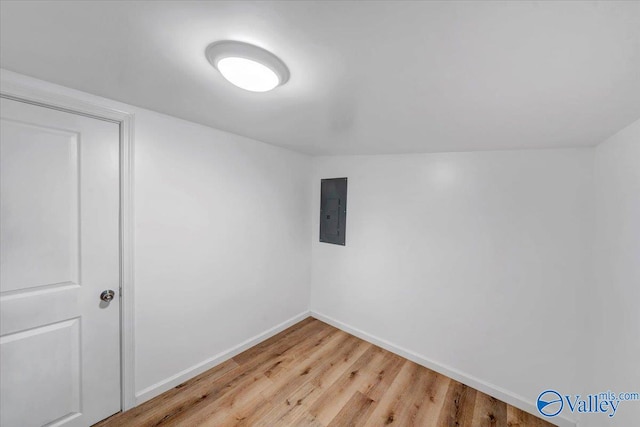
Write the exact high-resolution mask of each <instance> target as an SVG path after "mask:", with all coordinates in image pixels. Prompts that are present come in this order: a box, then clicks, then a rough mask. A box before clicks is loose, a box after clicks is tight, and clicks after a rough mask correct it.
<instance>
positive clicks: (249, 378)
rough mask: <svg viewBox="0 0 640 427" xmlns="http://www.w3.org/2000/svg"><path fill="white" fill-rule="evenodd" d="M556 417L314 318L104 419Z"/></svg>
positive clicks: (525, 422)
mask: <svg viewBox="0 0 640 427" xmlns="http://www.w3.org/2000/svg"><path fill="white" fill-rule="evenodd" d="M551 425H552V424H549V423H548V422H546V421H543V420H541V419H538V418H536V417H534V416H533V415H530V414H528V413H526V412H523V411H521V410H519V409H516V408H514V407H512V406H510V405H507V404H506V403H504V402H501V401H499V400H497V399H494V398H493V397H490V396H488V395H486V394H484V393H481V392H479V391H477V390H474V389H473V388H470V387H467V386H465V385H464V384H461V383H459V382H457V381H454V380H452V379H450V378H448V377H445V376H443V375H440V374H438V373H436V372H434V371H432V370H430V369H427V368H424V367H422V366H420V365H417V364H415V363H413V362H410V361H408V360H406V359H404V358H402V357H400V356H398V355H395V354H393V353H390V352H388V351H386V350H383V349H382V348H380V347H377V346H375V345H373V344H370V343H368V342H366V341H363V340H361V339H359V338H356V337H354V336H353V335H349V334H348V333H346V332H343V331H341V330H339V329H336V328H334V327H332V326H329V325H327V324H326V323H323V322H321V321H319V320H316V319H314V318H311V317H309V318H307V319H305V320H303V321H302V322H300V323H298V324H296V325H294V326H292V327H290V328H289V329H287V330H285V331H283V332H281V333H279V334H278V335H276V336H274V337H272V338H270V339H268V340H266V341H264V342H262V343H260V344H258V345H256V346H254V347H252V348H250V349H248V350H247V351H245V352H244V353H241V354H239V355H237V356H236V357H234V358H232V359H230V360H228V361H226V362H224V363H222V364H220V365H218V366H216V367H214V368H212V369H210V370H208V371H206V372H204V373H203V374H201V375H198V376H197V377H195V378H193V379H191V380H189V381H187V382H185V383H183V384H180V385H179V386H177V387H175V388H173V389H171V390H169V391H167V392H165V393H164V394H162V395H160V396H158V397H156V398H154V399H152V400H150V401H148V402H145V403H144V404H142V405H140V406H138V407H136V408H134V409H132V410H130V411H127V412H124V413H118V414H116V415H114V416H112V417H110V418H108V419H106V420H104V421H102V422H100V423H98V424H96V426H99V427H112V426H216V427H217V426H265V427H276V426H312V427H334V426H335V427H341V426H354V427H355V426H391V427H393V426H401V427H405V426H420V427H450V426H461V427H466V426H470V427H476V426H478V427H488V426H496V427H500V426H504V427H507V426H508V427H525V426H527V427H546V426H551Z"/></svg>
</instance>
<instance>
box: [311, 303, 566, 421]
mask: <svg viewBox="0 0 640 427" xmlns="http://www.w3.org/2000/svg"><path fill="white" fill-rule="evenodd" d="M311 316H312V317H315V318H316V319H318V320H322V321H323V322H325V323H328V324H330V325H331V326H334V327H336V328H338V329H341V330H343V331H345V332H348V333H350V334H351V335H355V336H356V337H358V338H361V339H363V340H365V341H368V342H370V343H372V344H375V345H377V346H379V347H382V348H384V349H385V350H388V351H390V352H392V353H395V354H397V355H399V356H402V357H404V358H405V359H409V360H411V361H412V362H415V363H417V364H419V365H422V366H424V367H426V368H429V369H431V370H433V371H435V372H438V373H440V374H442V375H446V376H447V377H449V378H452V379H454V380H456V381H458V382H461V383H463V384H465V385H467V386H469V387H473V388H475V389H476V390H479V391H481V392H483V393H485V394H488V395H489V396H493V397H495V398H496V399H499V400H502V401H503V402H505V403H507V404H509V405H511V406H514V407H516V408H518V409H521V410H523V411H526V412H528V413H530V414H533V415H535V416H536V417H539V416H540V414H538V411H537V409H536V406H535V403H534V402H531V401H529V400H527V399H525V398H524V397H522V396H519V395H517V394H515V393H512V392H510V391H508V390H505V389H503V388H501V387H498V386H496V385H494V384H491V383H489V382H487V381H483V380H481V379H479V378H476V377H474V376H472V375H469V374H466V373H464V372H461V371H459V370H457V369H455V368H452V367H450V366H447V365H444V364H442V363H438V362H435V361H433V360H431V359H429V358H427V357H424V356H422V355H419V354H417V353H414V352H413V351H411V350H407V349H405V348H402V347H400V346H397V345H395V344H393V343H391V342H389V341H387V340H384V339H381V338H378V337H375V336H373V335H370V334H368V333H367V332H364V331H362V330H360V329H358V328H354V327H351V326H349V325H347V324H345V323H342V322H341V321H339V320H336V319H334V318H332V317H329V316H325V315H324V314H322V313H318V312H317V311H314V310H311ZM547 421H549V422H551V423H553V424H557V425H558V426H560V427H576V425H577V424H576V421H573V420H571V419H569V418H565V417H562V416H558V417H554V418H550V419H548V420H547Z"/></svg>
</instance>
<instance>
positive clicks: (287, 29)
mask: <svg viewBox="0 0 640 427" xmlns="http://www.w3.org/2000/svg"><path fill="white" fill-rule="evenodd" d="M0 16H1V22H0V42H1V44H0V49H1V50H0V65H1V66H2V67H3V68H6V69H9V70H13V71H17V72H20V73H24V74H27V75H31V76H34V77H38V78H41V79H44V80H48V81H52V82H54V83H58V84H61V85H65V86H69V87H72V88H76V89H80V90H83V91H86V92H90V93H94V94H97V95H102V96H105V97H108V98H113V99H116V100H119V101H123V102H126V103H129V104H133V105H137V106H141V107H146V108H149V109H152V110H156V111H160V112H163V113H167V114H170V115H173V116H177V117H181V118H184V119H188V120H192V121H195V122H198V123H202V124H206V125H209V126H212V127H215V128H219V129H223V130H227V131H230V132H234V133H237V134H241V135H245V136H249V137H252V138H255V139H258V140H261V141H265V142H269V143H272V144H275V145H280V146H283V147H289V148H292V149H295V150H298V151H302V152H307V153H312V154H346V153H349V154H351V153H408V152H433V151H466V150H490V149H512V148H543V147H572V146H589V145H594V144H596V143H598V142H600V141H602V140H603V139H605V138H606V137H608V136H609V135H611V134H613V133H615V132H616V131H617V130H619V129H621V128H622V127H624V126H625V125H627V124H629V123H631V122H632V121H634V120H635V119H638V118H639V117H640V2H613V1H611V2H396V1H387V2H371V3H369V2H239V1H235V2H228V3H227V2H166V1H165V2H161V1H157V2H151V1H149V2H118V1H108V2H45V3H36V2H9V1H2V3H1V6H0ZM221 39H236V40H241V41H245V42H249V43H253V44H256V45H259V46H261V47H264V48H266V49H268V50H270V51H272V52H273V53H275V54H276V55H278V56H279V57H280V58H282V59H283V60H284V61H285V63H286V64H287V65H288V66H289V69H290V70H291V80H290V81H289V82H288V83H287V84H286V85H284V86H282V87H280V88H277V89H276V90H274V91H273V92H269V93H251V92H245V91H243V90H241V89H238V88H236V87H234V86H232V85H231V84H229V83H227V82H226V81H224V80H223V79H222V77H221V76H220V75H219V74H218V73H217V72H216V71H215V70H214V69H213V68H212V67H211V66H210V65H209V63H208V62H207V60H206V58H205V56H204V50H205V48H206V46H207V45H208V44H209V43H211V42H213V41H215V40H221Z"/></svg>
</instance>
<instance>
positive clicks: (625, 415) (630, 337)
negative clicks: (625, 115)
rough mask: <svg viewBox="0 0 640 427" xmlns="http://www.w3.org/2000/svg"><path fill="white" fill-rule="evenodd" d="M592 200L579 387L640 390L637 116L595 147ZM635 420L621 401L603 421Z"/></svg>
mask: <svg viewBox="0 0 640 427" xmlns="http://www.w3.org/2000/svg"><path fill="white" fill-rule="evenodd" d="M595 200H596V205H595V206H596V210H595V212H596V215H595V220H596V221H595V225H596V227H595V231H596V232H595V251H594V255H595V256H594V267H595V282H594V283H595V286H594V289H593V291H592V292H590V293H589V295H590V297H591V298H590V299H589V300H588V302H587V305H586V306H585V307H586V309H587V310H588V313H589V319H588V325H589V326H590V328H589V333H588V337H587V342H586V354H587V355H588V356H590V363H591V364H592V369H591V370H588V371H587V375H585V377H584V383H585V384H584V390H583V391H584V392H585V393H586V392H589V393H592V392H600V391H607V390H612V391H614V392H616V393H618V392H640V120H638V121H636V122H635V123H633V124H632V125H630V126H628V127H626V128H625V129H623V130H621V131H620V132H618V133H617V134H616V135H614V136H612V137H611V138H609V139H608V140H606V141H605V142H603V143H602V144H600V145H598V146H597V147H596V149H595ZM638 420H640V402H624V403H621V404H620V408H619V410H618V412H617V414H616V416H615V418H614V419H613V420H611V421H610V422H608V423H607V425H611V426H631V425H636V424H637V422H638ZM584 421H585V422H586V423H589V424H586V425H593V426H594V427H595V426H599V425H602V424H598V421H599V420H597V419H594V418H593V417H591V416H585V417H584Z"/></svg>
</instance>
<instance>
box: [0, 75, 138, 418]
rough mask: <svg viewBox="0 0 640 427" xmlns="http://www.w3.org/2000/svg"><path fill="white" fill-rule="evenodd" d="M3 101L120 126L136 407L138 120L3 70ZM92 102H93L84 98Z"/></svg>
mask: <svg viewBox="0 0 640 427" xmlns="http://www.w3.org/2000/svg"><path fill="white" fill-rule="evenodd" d="M0 97H2V98H7V99H13V100H16V101H20V102H26V103H29V104H34V105H39V106H42V107H46V108H52V109H55V110H60V111H65V112H69V113H73V114H79V115H82V116H86V117H91V118H94V119H98V120H105V121H109V122H113V123H117V124H118V125H119V127H120V236H119V239H120V378H121V381H120V385H121V391H120V406H121V410H122V411H126V410H128V409H131V408H133V407H134V406H136V397H135V374H134V371H135V345H134V343H135V341H134V325H135V323H134V320H135V317H134V310H135V306H134V222H133V221H134V202H133V191H134V187H133V177H134V174H133V172H134V162H133V159H134V129H135V127H134V125H135V116H134V114H133V113H131V112H127V111H122V110H119V109H116V108H112V107H109V106H106V105H104V104H105V103H106V102H108V101H106V100H105V101H106V102H105V103H103V102H101V101H97V100H93V99H92V98H93V97H92V96H87V95H86V94H83V93H81V92H76V91H74V90H72V89H68V88H65V87H62V86H57V85H54V84H52V83H48V82H45V81H42V80H36V79H33V78H31V77H27V76H23V75H20V74H17V73H14V72H12V71H8V70H5V69H0ZM86 99H89V100H86Z"/></svg>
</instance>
